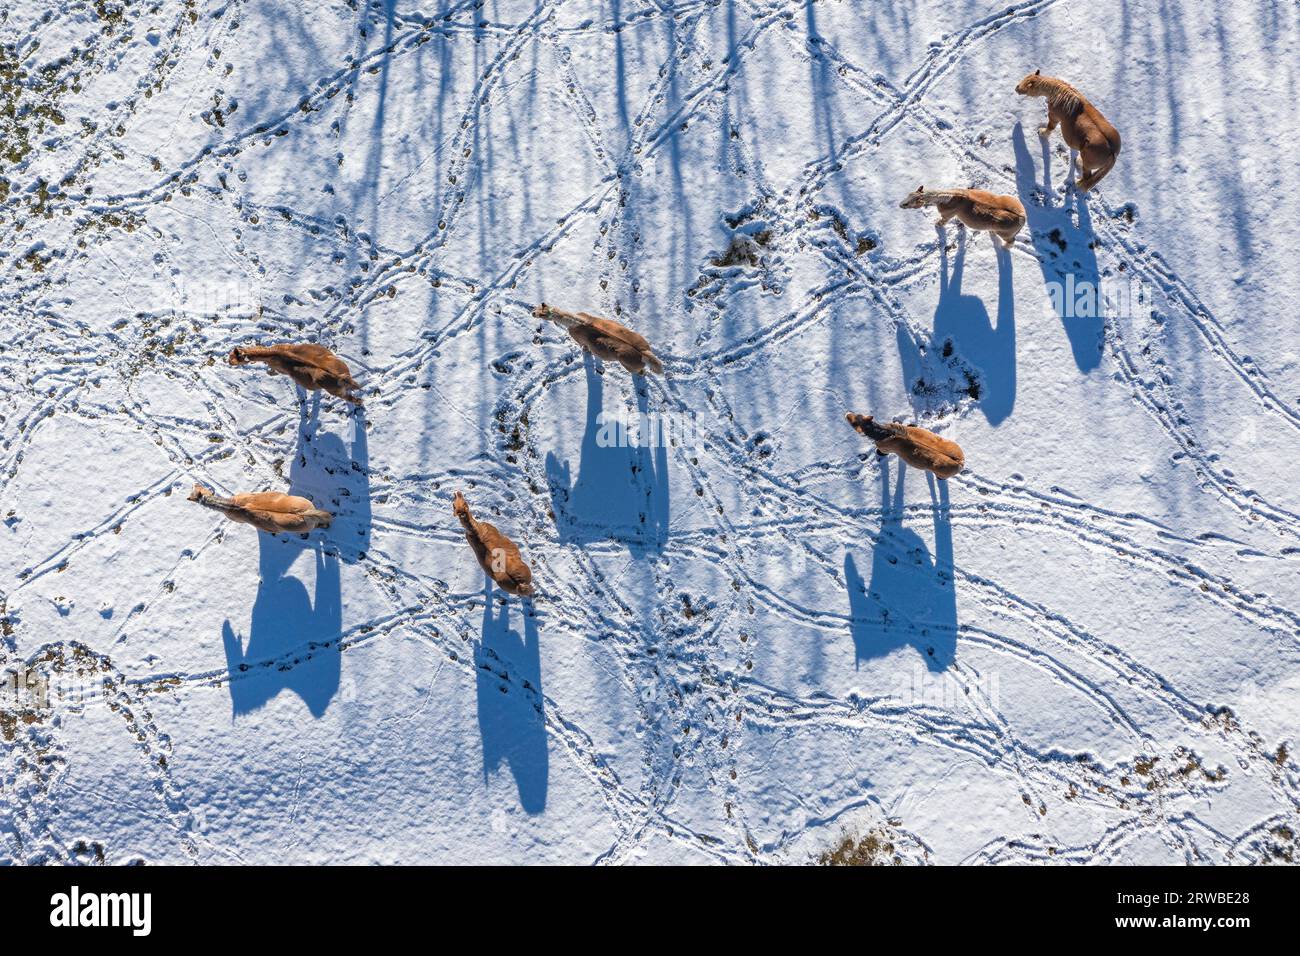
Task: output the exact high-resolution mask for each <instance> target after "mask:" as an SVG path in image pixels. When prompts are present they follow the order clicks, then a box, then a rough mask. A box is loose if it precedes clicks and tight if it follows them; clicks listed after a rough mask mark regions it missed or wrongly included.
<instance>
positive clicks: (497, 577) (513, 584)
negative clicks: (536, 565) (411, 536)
mask: <svg viewBox="0 0 1300 956" xmlns="http://www.w3.org/2000/svg"><path fill="white" fill-rule="evenodd" d="M451 510H452V511H454V512H455V513H456V517H457V518H459V519H460V523H461V527H463V528H464V529H465V538H466V540H468V541H469V546H470V547H471V548H473V549H474V557H476V558H478V563H479V565H480V566H481V567H482V568H483V570H484V572H486V573H487V576H488V577H490V578H491V579H492V580H493V581H495V582H496V583H497V586H498V587H500V588H501V590H503V591H505V592H507V593H508V594H518V595H519V596H521V597H528V596H529V595H530V594H532V593H533V572H532V569H531V568H529V567H528V565H527V564H525V563H524V559H523V558H522V557H521V556H520V554H519V548H518V546H517V545H516V544H515V543H514V542H513V541H511V540H510V539H509V538H507V537H506V536H505V535H504V534H502V533H501V532H500V531H499V530H497V527H496V525H493V524H488V522H486V521H476V520H475V519H474V516H473V515H472V514H470V510H469V505H468V504H467V503H466V502H465V496H464V495H462V494H461V493H460V492H459V491H458V492H456V497H455V498H454V499H452V503H451Z"/></svg>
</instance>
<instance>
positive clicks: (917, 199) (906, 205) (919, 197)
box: [898, 186, 926, 209]
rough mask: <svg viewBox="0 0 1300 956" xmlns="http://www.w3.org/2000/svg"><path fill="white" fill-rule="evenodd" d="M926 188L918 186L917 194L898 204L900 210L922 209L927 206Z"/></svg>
mask: <svg viewBox="0 0 1300 956" xmlns="http://www.w3.org/2000/svg"><path fill="white" fill-rule="evenodd" d="M925 199H926V196H925V187H924V186H917V187H916V192H914V193H912V195H910V196H908V197H907V198H906V199H904V200H903V201H902V202H901V203H899V204H898V208H899V209H920V208H921V207H922V206H924V205H925Z"/></svg>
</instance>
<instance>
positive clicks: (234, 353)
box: [230, 348, 248, 365]
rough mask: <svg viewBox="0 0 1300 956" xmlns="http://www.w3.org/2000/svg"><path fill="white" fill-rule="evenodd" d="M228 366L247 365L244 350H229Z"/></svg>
mask: <svg viewBox="0 0 1300 956" xmlns="http://www.w3.org/2000/svg"><path fill="white" fill-rule="evenodd" d="M230 364H231V365H247V364H248V356H247V355H245V354H244V350H243V349H241V348H233V349H231V350H230Z"/></svg>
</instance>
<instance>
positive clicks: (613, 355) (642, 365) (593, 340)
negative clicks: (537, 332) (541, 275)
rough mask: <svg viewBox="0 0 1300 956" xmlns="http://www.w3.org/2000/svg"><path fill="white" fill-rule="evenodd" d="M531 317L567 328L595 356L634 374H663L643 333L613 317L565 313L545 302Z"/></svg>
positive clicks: (576, 340)
mask: <svg viewBox="0 0 1300 956" xmlns="http://www.w3.org/2000/svg"><path fill="white" fill-rule="evenodd" d="M533 316H534V318H538V319H546V320H547V321H548V322H554V323H555V324H556V325H558V326H561V327H563V328H565V329H568V330H569V337H570V338H571V339H573V341H575V342H577V343H578V344H579V345H581V346H582V347H583V348H584V349H586V350H587V351H588V352H590V353H591V354H592V355H594V356H596V358H598V359H601V360H602V361H605V362H619V363H620V364H622V366H623V367H624V368H625V369H627V370H628V371H629V372H631V373H632V374H633V375H644V374H645V372H646V370H647V369H648V370H650V371H651V372H658V373H659V374H660V375H662V374H663V371H664V366H663V363H662V362H660V361H659V359H658V357H657V356H656V355H655V354H654V352H653V351H652V350H651V348H650V343H649V342H647V341H646V339H645V336H643V335H638V334H637V333H636V332H633V331H632V330H631V329H629V328H628V327H627V326H625V325H620V324H619V323H617V322H615V321H614V320H613V319H602V318H600V316H596V315H591V314H589V313H587V312H567V311H565V310H564V309H557V308H555V306H553V305H547V304H546V303H545V302H543V303H542V304H541V305H539V306H538V307H537V308H535V309H533Z"/></svg>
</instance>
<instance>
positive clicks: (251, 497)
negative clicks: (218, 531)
mask: <svg viewBox="0 0 1300 956" xmlns="http://www.w3.org/2000/svg"><path fill="white" fill-rule="evenodd" d="M189 500H190V501H197V502H198V503H199V504H201V505H203V507H205V508H211V509H213V510H214V511H220V512H221V513H222V514H224V515H225V516H226V517H227V518H229V519H230V520H231V521H238V522H239V523H240V524H251V525H252V526H253V527H254V528H256V529H257V530H258V531H265V532H266V533H267V534H280V533H284V534H306V533H307V532H308V531H312V530H314V529H316V528H328V527H329V525H330V522H331V521H333V520H334V516H333V515H332V514H330V513H329V512H328V511H321V510H320V509H319V508H317V507H316V506H315V505H314V504H312V503H311V501H310V500H308V499H307V498H302V497H299V496H298V495H286V494H282V493H281V492H278V491H255V492H251V493H246V494H240V495H233V496H231V497H229V498H223V497H221V496H219V495H215V494H213V493H212V489H211V488H205V487H203V486H202V485H195V486H194V490H193V491H191V492H190V496H189Z"/></svg>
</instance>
